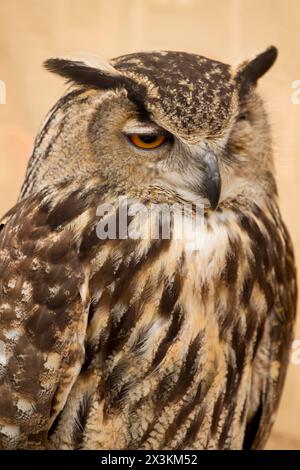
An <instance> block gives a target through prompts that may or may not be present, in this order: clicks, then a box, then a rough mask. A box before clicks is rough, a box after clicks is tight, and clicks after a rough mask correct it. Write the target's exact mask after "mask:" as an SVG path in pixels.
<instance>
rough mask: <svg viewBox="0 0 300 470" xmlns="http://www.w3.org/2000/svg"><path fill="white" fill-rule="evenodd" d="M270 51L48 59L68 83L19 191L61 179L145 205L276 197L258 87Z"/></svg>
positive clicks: (209, 203) (49, 66) (273, 54)
mask: <svg viewBox="0 0 300 470" xmlns="http://www.w3.org/2000/svg"><path fill="white" fill-rule="evenodd" d="M276 56H277V50H276V49H275V48H274V47H270V48H268V49H267V50H266V51H265V52H263V53H261V54H259V55H257V56H256V57H255V58H253V59H252V60H248V61H245V62H243V63H242V64H241V65H240V66H238V67H231V66H230V65H227V64H224V63H221V62H217V61H215V60H210V59H207V58H205V57H202V56H199V55H196V54H189V53H184V52H145V53H134V54H129V55H125V56H121V57H118V58H116V59H113V60H111V61H110V62H103V61H101V60H100V59H97V58H88V59H84V60H70V59H64V58H53V59H49V60H47V61H46V63H45V66H46V68H47V69H48V70H50V71H52V72H55V73H57V74H59V75H61V76H63V77H64V78H65V79H67V80H68V81H69V82H71V88H69V89H68V92H67V93H66V94H65V95H64V96H63V97H62V98H61V99H60V100H59V101H58V103H57V104H56V105H55V106H54V108H53V109H52V110H51V111H50V114H49V115H48V117H47V119H46V121H45V123H44V125H43V127H42V129H41V131H40V133H39V135H38V137H37V139H36V143H35V147H34V151H33V155H32V157H31V160H30V163H29V167H28V171H27V177H26V181H25V184H24V186H23V190H22V196H26V195H27V194H29V193H32V192H35V191H37V190H39V189H41V188H43V187H49V186H53V187H55V185H57V184H60V183H64V185H65V187H68V185H72V187H73V189H74V185H75V186H76V185H78V187H80V186H90V185H104V186H105V188H106V190H107V193H109V194H111V195H114V196H117V195H129V196H130V197H135V198H138V199H142V200H143V201H146V200H147V201H152V202H164V201H170V200H171V201H178V200H179V201H186V202H198V203H200V202H201V203H203V204H204V205H205V207H206V208H207V210H215V209H216V208H217V207H221V206H222V204H223V205H224V204H226V201H228V200H230V199H231V200H232V199H238V198H254V199H257V198H266V197H270V196H271V197H273V196H274V194H275V193H276V187H275V183H274V178H273V161H272V152H271V142H270V135H269V125H268V121H267V117H266V113H265V110H264V106H263V103H262V100H261V99H260V97H259V95H258V94H257V92H256V86H257V82H258V79H259V78H260V77H261V76H262V75H264V73H265V72H267V70H268V69H269V68H270V67H271V66H272V64H273V63H274V61H275V59H276Z"/></svg>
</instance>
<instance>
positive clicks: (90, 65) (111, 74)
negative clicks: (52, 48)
mask: <svg viewBox="0 0 300 470" xmlns="http://www.w3.org/2000/svg"><path fill="white" fill-rule="evenodd" d="M44 67H45V68H46V69H47V70H49V72H53V73H56V74H58V75H60V76H61V77H64V78H66V79H67V81H68V82H74V83H76V84H78V85H84V86H90V87H95V88H102V89H107V88H116V87H117V86H119V85H120V79H122V76H121V75H120V74H119V73H118V71H117V70H115V69H114V68H113V67H112V66H111V65H110V64H108V63H106V62H102V61H100V59H98V60H97V59H95V58H93V60H91V59H89V60H85V61H83V60H71V59H64V58H52V59H48V60H46V61H45V62H44Z"/></svg>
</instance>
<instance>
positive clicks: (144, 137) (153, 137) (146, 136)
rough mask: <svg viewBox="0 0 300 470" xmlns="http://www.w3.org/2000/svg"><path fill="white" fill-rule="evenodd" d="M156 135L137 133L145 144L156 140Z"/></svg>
mask: <svg viewBox="0 0 300 470" xmlns="http://www.w3.org/2000/svg"><path fill="white" fill-rule="evenodd" d="M157 137H158V136H157V135H156V134H140V135H139V138H140V139H141V141H142V142H144V143H145V144H153V142H155V141H156V140H157Z"/></svg>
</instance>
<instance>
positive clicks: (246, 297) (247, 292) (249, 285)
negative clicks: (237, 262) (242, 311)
mask: <svg viewBox="0 0 300 470" xmlns="http://www.w3.org/2000/svg"><path fill="white" fill-rule="evenodd" d="M254 280H255V278H254V277H253V276H252V275H251V274H248V275H247V276H246V277H245V279H244V281H243V287H242V292H241V302H242V305H244V306H245V307H248V304H249V302H250V298H251V294H252V291H253V287H254Z"/></svg>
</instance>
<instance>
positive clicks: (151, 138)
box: [127, 134, 167, 150]
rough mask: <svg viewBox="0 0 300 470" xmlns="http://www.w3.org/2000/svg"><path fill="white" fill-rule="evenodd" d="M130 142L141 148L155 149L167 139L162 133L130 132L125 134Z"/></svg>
mask: <svg viewBox="0 0 300 470" xmlns="http://www.w3.org/2000/svg"><path fill="white" fill-rule="evenodd" d="M127 137H128V139H129V140H130V142H131V143H132V144H133V145H135V146H136V147H138V148H141V149H149V150H151V149H156V148H158V147H160V146H161V145H162V144H163V143H164V142H166V140H167V136H166V135H163V134H131V135H128V136H127Z"/></svg>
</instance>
